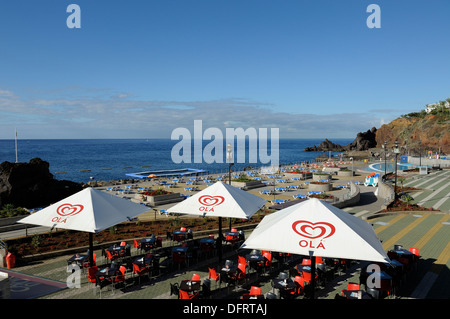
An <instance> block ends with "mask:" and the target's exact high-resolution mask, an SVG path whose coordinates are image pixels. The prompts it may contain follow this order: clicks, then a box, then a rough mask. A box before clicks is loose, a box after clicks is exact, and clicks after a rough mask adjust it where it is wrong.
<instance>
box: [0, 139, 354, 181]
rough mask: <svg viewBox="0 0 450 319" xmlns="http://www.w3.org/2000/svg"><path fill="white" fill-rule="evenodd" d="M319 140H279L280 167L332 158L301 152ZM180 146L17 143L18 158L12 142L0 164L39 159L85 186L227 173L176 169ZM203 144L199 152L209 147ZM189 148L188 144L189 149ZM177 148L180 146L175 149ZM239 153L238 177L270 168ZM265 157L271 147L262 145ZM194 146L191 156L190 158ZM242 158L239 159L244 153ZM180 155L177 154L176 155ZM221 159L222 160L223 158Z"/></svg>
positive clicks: (0, 147) (1, 148)
mask: <svg viewBox="0 0 450 319" xmlns="http://www.w3.org/2000/svg"><path fill="white" fill-rule="evenodd" d="M323 140H324V139H280V140H279V144H278V154H279V156H278V157H279V163H280V164H286V165H287V164H295V163H302V162H305V161H310V162H311V161H313V160H314V159H315V158H316V157H317V156H319V155H322V154H327V155H328V156H333V157H337V156H339V155H340V153H336V152H331V153H329V152H326V153H324V152H305V151H304V149H305V148H306V147H308V146H313V145H319V144H320V143H321V142H322V141H323ZM352 141H353V139H333V142H334V143H337V144H341V145H347V144H349V143H351V142H352ZM179 142H180V141H178V140H170V139H45V140H44V139H18V140H17V153H16V146H15V145H16V144H15V140H0V163H2V162H5V161H8V162H12V163H14V162H16V154H17V161H18V162H29V161H30V160H31V159H32V158H40V159H42V160H44V161H47V162H48V163H49V164H50V167H49V169H50V173H52V174H53V176H54V178H55V179H58V180H70V181H74V182H80V183H87V182H89V181H92V180H97V181H111V180H121V179H127V178H130V177H129V176H127V175H126V174H127V173H139V172H152V171H157V170H176V169H185V168H194V169H202V170H207V171H208V172H209V173H210V174H217V173H227V172H228V169H229V166H228V164H227V163H226V160H225V158H224V159H223V160H222V161H218V160H217V161H214V162H212V163H206V162H205V161H203V160H202V161H201V163H195V162H194V156H193V155H192V156H191V158H190V160H185V161H183V162H181V163H176V162H174V160H173V159H172V150H173V149H174V147H176V145H177V144H178V143H179ZM210 143H211V142H210V141H203V148H202V151H203V150H206V148H205V147H207V146H208V144H210ZM192 144H193V143H192ZM178 145H179V144H178ZM237 145H238V143H237V142H236V146H235V148H236V155H235V158H237V155H238V152H241V156H242V154H245V159H244V160H237V159H235V164H234V165H233V167H232V170H233V171H240V170H243V169H244V168H246V167H249V166H250V167H252V168H259V167H265V166H268V165H270V163H265V162H264V161H261V158H260V156H257V161H256V162H255V161H254V160H251V159H250V156H249V154H248V153H249V152H248V149H249V143H248V141H247V142H246V143H245V146H244V147H243V148H242V147H241V148H240V149H238V147H237ZM267 145H268V147H269V151H265V153H266V155H267V156H269V157H270V154H271V153H270V145H271V144H270V141H268V142H267ZM193 147H194V146H193V145H192V148H191V150H192V153H191V154H193V152H194V151H193ZM244 148H245V152H244V153H242V152H243V151H244ZM179 153H180V152H179ZM223 154H226V143H225V141H224V143H223ZM224 156H225V155H224Z"/></svg>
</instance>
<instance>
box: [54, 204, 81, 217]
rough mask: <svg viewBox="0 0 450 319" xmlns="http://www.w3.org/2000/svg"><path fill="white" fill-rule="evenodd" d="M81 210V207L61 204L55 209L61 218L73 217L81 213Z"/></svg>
mask: <svg viewBox="0 0 450 319" xmlns="http://www.w3.org/2000/svg"><path fill="white" fill-rule="evenodd" d="M83 209H84V206H83V205H72V204H62V205H61V206H59V207H58V208H57V209H56V212H57V213H58V215H61V216H73V215H76V214H78V213H79V212H81V211H82V210H83Z"/></svg>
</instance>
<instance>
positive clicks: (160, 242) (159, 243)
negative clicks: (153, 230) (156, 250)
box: [155, 236, 162, 247]
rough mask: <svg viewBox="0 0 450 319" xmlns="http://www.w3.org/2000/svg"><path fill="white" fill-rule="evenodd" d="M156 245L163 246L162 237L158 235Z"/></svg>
mask: <svg viewBox="0 0 450 319" xmlns="http://www.w3.org/2000/svg"><path fill="white" fill-rule="evenodd" d="M155 246H156V247H162V237H159V236H158V237H156V242H155Z"/></svg>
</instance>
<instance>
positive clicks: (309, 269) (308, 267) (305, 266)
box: [294, 264, 311, 274]
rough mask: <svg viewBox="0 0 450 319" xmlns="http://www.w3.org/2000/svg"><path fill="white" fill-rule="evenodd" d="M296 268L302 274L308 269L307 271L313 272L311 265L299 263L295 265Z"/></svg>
mask: <svg viewBox="0 0 450 319" xmlns="http://www.w3.org/2000/svg"><path fill="white" fill-rule="evenodd" d="M294 268H295V269H297V271H298V272H299V273H300V274H301V273H302V272H304V271H306V272H311V265H302V264H298V265H297V266H295V267H294Z"/></svg>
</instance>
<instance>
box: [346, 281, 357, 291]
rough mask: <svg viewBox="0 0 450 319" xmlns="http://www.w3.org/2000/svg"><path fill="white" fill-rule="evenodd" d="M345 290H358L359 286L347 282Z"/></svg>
mask: <svg viewBox="0 0 450 319" xmlns="http://www.w3.org/2000/svg"><path fill="white" fill-rule="evenodd" d="M347 290H360V286H359V284H357V283H354V282H349V283H348V285H347Z"/></svg>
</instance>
